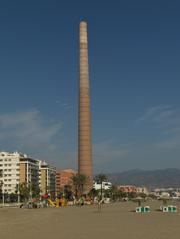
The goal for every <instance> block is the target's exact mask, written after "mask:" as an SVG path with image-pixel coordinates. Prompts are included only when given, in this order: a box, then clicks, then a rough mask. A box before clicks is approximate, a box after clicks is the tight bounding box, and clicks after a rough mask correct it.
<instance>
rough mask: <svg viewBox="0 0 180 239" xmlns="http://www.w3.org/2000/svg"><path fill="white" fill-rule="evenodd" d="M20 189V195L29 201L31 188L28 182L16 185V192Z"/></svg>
mask: <svg viewBox="0 0 180 239" xmlns="http://www.w3.org/2000/svg"><path fill="white" fill-rule="evenodd" d="M18 191H19V194H20V197H21V199H22V200H23V201H27V200H28V199H29V197H30V191H31V188H30V186H28V185H27V184H26V183H20V184H17V185H16V193H17V192H18Z"/></svg>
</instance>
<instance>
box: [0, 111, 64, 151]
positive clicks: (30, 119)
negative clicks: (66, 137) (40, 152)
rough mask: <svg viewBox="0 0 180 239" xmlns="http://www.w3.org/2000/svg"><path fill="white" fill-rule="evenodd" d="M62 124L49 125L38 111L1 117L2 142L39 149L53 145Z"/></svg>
mask: <svg viewBox="0 0 180 239" xmlns="http://www.w3.org/2000/svg"><path fill="white" fill-rule="evenodd" d="M61 128H62V123H61V122H60V123H59V122H58V123H53V124H49V123H48V122H46V121H45V120H44V119H43V117H42V115H41V113H40V112H39V111H38V110H37V109H31V110H27V111H21V112H15V113H14V112H12V113H9V114H1V115H0V141H3V140H8V141H9V142H10V143H11V144H12V145H14V146H16V145H17V147H19V145H23V146H28V147H29V148H31V149H32V148H37V147H40V146H44V147H45V146H47V145H48V144H52V141H53V139H54V137H55V136H56V135H57V133H59V131H60V129H61Z"/></svg>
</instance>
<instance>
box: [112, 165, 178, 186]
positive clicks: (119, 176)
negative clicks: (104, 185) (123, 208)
mask: <svg viewBox="0 0 180 239" xmlns="http://www.w3.org/2000/svg"><path fill="white" fill-rule="evenodd" d="M108 178H109V180H110V181H111V182H112V183H113V184H119V185H121V184H130V185H136V186H146V187H148V188H156V187H180V169H174V168H170V169H161V170H140V169H134V170H130V171H126V172H122V173H111V174H109V175H108Z"/></svg>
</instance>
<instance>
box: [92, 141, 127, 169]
mask: <svg viewBox="0 0 180 239" xmlns="http://www.w3.org/2000/svg"><path fill="white" fill-rule="evenodd" d="M93 154H94V160H95V163H96V164H99V165H100V164H101V165H103V164H105V163H109V162H111V163H112V161H113V160H114V159H115V160H117V159H121V158H123V157H124V156H125V155H127V154H128V150H127V149H124V148H122V147H117V146H114V145H113V143H112V142H111V141H103V142H100V143H96V144H94V149H93Z"/></svg>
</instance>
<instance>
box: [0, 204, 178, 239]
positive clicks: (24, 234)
mask: <svg viewBox="0 0 180 239" xmlns="http://www.w3.org/2000/svg"><path fill="white" fill-rule="evenodd" d="M149 205H150V206H151V209H152V211H151V212H150V213H149V214H137V213H135V212H133V209H134V208H135V207H136V204H135V203H129V202H128V203H126V202H125V203H116V204H108V205H104V206H103V208H102V211H101V212H100V213H99V212H98V210H97V207H96V206H84V207H64V208H57V209H56V208H47V209H17V208H16V209H15V208H14V209H13V208H2V209H0V238H5V239H22V238H23V239H49V238H60V239H65V238H66V239H90V238H103V239H109V238H113V239H116V238H117V239H119V238H123V239H135V238H137V239H144V238H146V239H166V238H168V239H169V238H171V239H176V238H177V239H179V238H180V236H179V235H180V212H177V213H162V212H159V211H157V209H158V208H159V206H160V202H153V203H152V202H151V203H149ZM179 206H180V205H178V208H180V207H179Z"/></svg>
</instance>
